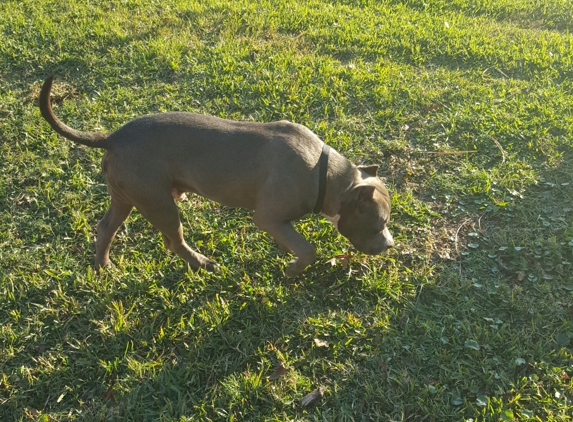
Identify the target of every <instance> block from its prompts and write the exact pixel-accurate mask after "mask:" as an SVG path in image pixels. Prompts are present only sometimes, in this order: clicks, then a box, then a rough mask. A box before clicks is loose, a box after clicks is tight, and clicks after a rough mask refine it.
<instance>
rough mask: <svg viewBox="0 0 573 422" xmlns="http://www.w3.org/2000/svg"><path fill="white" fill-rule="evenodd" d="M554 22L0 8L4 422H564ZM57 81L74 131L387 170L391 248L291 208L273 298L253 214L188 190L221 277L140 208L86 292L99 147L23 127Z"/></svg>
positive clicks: (531, 16) (141, 3)
mask: <svg viewBox="0 0 573 422" xmlns="http://www.w3.org/2000/svg"><path fill="white" fill-rule="evenodd" d="M572 22H573V3H571V2H570V1H569V0H546V1H543V2H541V1H533V0H513V1H510V0H480V1H470V0H453V1H448V0H425V1H423V0H380V1H374V0H372V1H368V0H354V1H351V0H339V1H330V2H327V1H318V0H305V1H300V0H290V1H282V0H280V1H279V0H277V1H264V0H260V1H247V0H237V1H232V2H229V1H222V0H208V1H203V2H193V1H187V0H162V1H158V0H147V1H145V0H105V1H104V0H90V1H80V0H67V1H63V0H21V1H14V0H3V1H2V2H1V3H0V34H1V36H0V75H1V78H0V157H1V161H0V420H2V421H28V420H34V421H46V422H47V421H71V420H76V421H107V420H110V421H147V420H149V421H154V420H160V421H192V420H193V421H194V420H202V421H219V420H221V421H223V420H225V421H226V420H228V421H247V420H253V421H261V420H268V421H286V420H290V421H295V420H299V421H303V420H317V421H322V420H324V421H334V420H356V421H359V420H365V421H366V420H380V421H436V422H441V421H472V420H473V421H481V420H484V421H499V420H503V421H513V420H518V421H521V420H534V421H561V420H571V418H572V417H573V403H572V400H573V386H572V384H571V380H570V377H573V268H572V265H573V170H572V169H573V151H572V149H571V147H572V145H573V23H572ZM51 73H54V74H55V78H56V79H55V85H54V89H53V103H54V110H55V112H56V113H57V114H58V116H60V118H61V119H62V120H63V121H65V122H66V123H68V124H69V125H71V126H73V127H75V128H78V129H83V130H101V131H113V130H115V129H117V128H118V127H119V126H121V125H122V124H123V123H125V122H127V121H128V120H130V119H132V118H133V117H135V116H139V115H142V114H146V113H157V112H164V111H172V110H182V111H192V112H197V113H204V114H212V115H216V116H221V117H225V118H230V119H236V120H250V121H261V122H266V121H273V120H279V119H287V120H291V121H294V122H297V123H301V124H304V125H306V126H307V127H309V128H310V129H311V130H313V131H314V132H315V133H316V134H317V135H318V136H320V137H321V138H322V139H323V140H325V141H326V142H327V143H328V144H329V145H331V146H332V147H334V148H336V149H337V150H338V151H340V152H341V153H343V154H344V155H345V156H347V157H348V158H349V159H350V160H352V161H353V162H354V163H357V164H372V163H375V164H379V165H380V172H379V173H380V175H381V176H383V177H384V178H385V180H386V183H387V186H388V188H389V190H390V193H391V198H392V206H393V209H392V222H391V225H390V230H391V232H392V233H393V235H394V238H395V240H396V243H397V245H396V247H395V248H393V249H392V250H390V251H389V252H388V253H387V254H384V255H380V256H377V257H370V256H365V255H362V254H360V253H358V252H356V251H355V250H353V248H352V246H351V245H350V243H349V242H348V241H347V240H346V239H344V238H343V237H342V236H341V235H339V234H338V233H337V232H336V231H335V229H334V228H333V227H332V225H330V223H328V222H327V221H326V220H324V219H322V218H317V217H316V216H307V217H306V218H305V219H303V220H301V221H299V222H298V223H297V224H296V226H297V229H298V230H299V232H301V233H303V234H304V236H305V237H306V238H308V239H309V240H310V241H311V242H312V243H314V244H315V245H316V246H317V253H318V260H317V263H316V264H315V265H313V266H312V267H309V268H308V269H307V270H306V271H305V272H304V273H303V274H302V275H301V276H298V277H296V278H293V279H288V278H286V277H285V276H284V266H285V264H286V263H287V262H288V261H289V259H290V258H289V256H285V255H282V254H281V253H279V250H278V247H277V246H276V245H275V244H274V242H273V241H272V239H271V238H269V236H268V235H266V234H265V233H263V232H261V231H260V230H258V229H257V228H256V227H255V226H254V224H253V223H252V222H251V212H250V211H246V210H235V209H228V208H225V207H223V206H220V205H218V204H216V203H213V202H210V201H208V200H204V199H202V198H200V197H197V196H191V197H190V198H189V200H188V201H186V202H182V203H180V211H181V218H182V221H183V224H184V229H185V235H186V238H187V240H188V242H189V244H190V245H192V246H193V247H195V248H197V249H198V250H199V251H200V252H202V253H204V254H205V255H207V256H209V257H212V258H213V259H215V260H216V261H217V262H218V263H219V264H221V271H220V272H219V273H217V274H211V273H206V272H198V273H194V272H192V271H190V270H189V268H188V267H187V265H186V264H185V263H184V262H183V261H182V260H181V259H179V258H178V257H176V256H174V255H173V254H171V253H168V252H167V251H166V249H165V248H164V247H163V242H162V240H161V236H160V234H159V233H158V232H157V231H155V230H154V229H153V228H152V227H151V225H150V224H149V223H148V222H147V221H146V220H144V219H143V218H142V217H140V216H139V214H138V213H137V212H134V213H133V214H132V215H131V217H130V218H129V219H128V220H127V222H126V224H125V225H124V226H123V227H122V229H121V231H120V233H119V234H118V236H117V238H116V241H115V243H114V246H113V248H112V251H111V258H112V260H113V261H114V262H115V266H114V267H113V268H109V269H105V270H104V271H102V272H101V273H96V272H95V271H94V269H93V262H94V261H93V256H94V240H95V226H96V223H97V221H98V220H99V219H100V218H101V217H102V216H103V214H104V212H105V210H106V209H107V207H108V202H109V196H108V194H107V191H106V188H105V184H104V180H103V177H102V175H101V170H100V160H101V156H102V151H101V150H95V149H88V148H86V147H83V146H78V145H76V144H74V143H73V142H70V141H68V140H66V139H63V138H62V137H60V136H57V135H56V134H55V133H54V132H53V131H52V130H51V129H50V127H49V126H48V125H47V123H46V122H45V121H44V120H43V119H42V118H41V116H40V112H39V109H38V107H37V96H38V93H39V87H40V85H41V83H42V81H43V80H44V79H45V78H46V77H47V76H48V75H50V74H51ZM337 257H338V258H337ZM333 258H335V259H333ZM320 387H322V388H323V389H324V395H323V397H322V398H321V399H320V400H318V401H316V402H315V403H314V404H312V405H309V406H303V405H302V404H301V401H302V400H303V398H304V397H305V395H307V394H308V393H310V392H311V391H313V390H315V389H317V388H320Z"/></svg>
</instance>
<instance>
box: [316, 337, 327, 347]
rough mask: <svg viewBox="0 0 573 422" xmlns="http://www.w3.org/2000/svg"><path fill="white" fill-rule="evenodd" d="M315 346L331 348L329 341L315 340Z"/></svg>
mask: <svg viewBox="0 0 573 422" xmlns="http://www.w3.org/2000/svg"><path fill="white" fill-rule="evenodd" d="M314 344H316V347H328V346H330V343H329V342H328V341H326V340H321V339H319V338H315V339H314Z"/></svg>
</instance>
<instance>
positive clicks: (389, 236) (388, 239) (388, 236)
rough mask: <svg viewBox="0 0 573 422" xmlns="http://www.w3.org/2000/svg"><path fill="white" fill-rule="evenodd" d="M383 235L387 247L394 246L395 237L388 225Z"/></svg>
mask: <svg viewBox="0 0 573 422" xmlns="http://www.w3.org/2000/svg"><path fill="white" fill-rule="evenodd" d="M382 235H383V236H384V240H385V243H386V249H388V248H392V247H394V238H393V237H392V234H390V230H388V228H387V227H385V228H384V231H383V232H382Z"/></svg>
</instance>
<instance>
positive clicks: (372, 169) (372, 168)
mask: <svg viewBox="0 0 573 422" xmlns="http://www.w3.org/2000/svg"><path fill="white" fill-rule="evenodd" d="M358 169H359V170H362V171H363V172H364V173H366V174H367V175H368V176H372V177H376V176H378V164H370V165H368V166H358Z"/></svg>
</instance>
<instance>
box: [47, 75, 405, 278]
mask: <svg viewBox="0 0 573 422" xmlns="http://www.w3.org/2000/svg"><path fill="white" fill-rule="evenodd" d="M52 79H53V76H50V77H49V78H48V79H46V81H45V82H44V85H43V86H42V91H41V94H40V109H41V112H42V116H43V117H44V118H45V119H46V120H47V121H48V123H49V124H50V125H51V126H52V128H53V129H54V130H55V131H56V132H57V133H59V134H60V135H62V136H63V137H65V138H68V139H71V140H72V141H74V142H77V143H79V144H83V145H86V146H88V147H92V148H103V149H105V150H106V152H105V154H104V156H103V160H102V168H103V174H104V177H105V180H106V182H107V187H108V191H109V193H110V195H111V204H110V207H109V210H108V211H107V213H106V214H105V216H104V217H103V219H102V220H101V221H100V222H99V223H98V225H97V231H98V236H97V241H96V259H95V265H96V268H100V267H103V266H106V265H108V264H110V263H111V261H110V259H109V249H110V246H111V242H112V240H113V238H114V237H115V234H116V233H117V230H118V229H119V227H120V225H121V224H122V223H123V221H124V220H125V219H126V218H127V216H128V215H129V214H130V213H131V210H132V209H133V207H136V208H137V209H138V210H139V212H140V213H141V215H143V216H144V217H145V218H146V219H147V220H149V221H150V222H151V223H152V224H153V226H155V228H157V229H158V230H159V231H160V232H161V233H162V235H163V241H164V243H165V246H166V247H167V248H168V249H169V250H171V251H173V252H175V253H176V254H177V255H179V256H180V257H181V258H183V259H184V260H185V261H187V262H188V263H189V265H190V266H191V267H192V268H194V269H198V268H204V269H207V270H210V271H212V270H214V269H215V268H216V267H217V264H216V263H215V262H214V261H212V260H210V259H209V258H207V257H205V256H203V255H201V254H199V253H197V252H195V251H194V250H193V249H191V248H190V247H189V246H188V245H187V243H185V240H184V239H183V230H182V227H181V223H180V221H179V214H178V211H177V207H176V205H175V202H174V199H180V198H181V197H183V196H184V194H185V192H192V193H196V194H198V195H201V196H204V197H206V198H209V199H212V200H214V201H217V202H219V203H221V204H223V205H227V206H229V207H243V208H249V209H252V210H254V211H255V213H254V215H253V221H254V222H255V224H256V225H257V226H259V227H260V228H261V229H263V230H265V231H266V232H267V233H269V234H270V235H271V236H272V237H273V238H274V239H275V241H276V242H277V243H278V244H279V247H280V248H281V249H282V250H284V251H289V252H292V254H293V255H294V257H295V258H294V259H293V260H292V261H291V262H290V263H289V265H288V267H287V268H286V274H287V275H288V276H294V275H297V274H300V273H301V272H302V271H303V270H304V268H305V267H306V266H308V265H310V264H312V263H313V262H314V261H315V255H316V253H315V248H314V246H312V245H311V244H310V243H309V242H308V241H306V240H305V239H304V238H303V237H302V236H301V235H300V234H299V233H298V232H296V231H295V229H294V228H293V226H292V225H291V221H293V220H296V219H298V218H300V217H302V216H303V215H305V214H307V213H309V212H310V211H311V210H312V209H313V207H314V205H315V203H316V201H317V197H318V191H319V166H318V161H319V157H320V155H321V151H322V147H323V142H322V141H321V140H320V139H319V138H318V137H317V136H316V135H315V134H314V133H312V132H311V131H310V130H309V129H307V128H306V127H304V126H302V125H298V124H295V123H289V122H287V121H279V122H271V123H255V122H235V121H230V120H224V119H220V118H217V117H212V116H205V115H200V114H192V113H183V112H172V113H161V114H153V115H147V116H143V117H139V118H136V119H134V120H132V121H130V122H129V123H127V124H125V125H124V126H122V127H121V128H119V129H118V130H117V131H115V132H113V133H110V134H104V133H97V132H80V131H77V130H75V129H72V128H70V127H68V126H66V125H65V124H64V123H62V122H61V121H60V120H59V119H58V118H57V117H56V116H55V115H54V113H53V111H52V108H51V104H50V90H51V87H52ZM377 170H378V166H358V167H357V166H355V165H353V164H351V163H350V162H349V161H348V160H347V159H346V158H344V157H343V156H341V155H340V154H339V153H337V152H336V151H334V150H331V152H330V156H329V161H328V169H327V181H326V191H325V197H324V201H323V204H322V213H323V215H325V216H327V217H329V218H331V219H332V220H334V222H335V224H337V227H338V230H339V231H340V233H342V235H344V236H345V237H346V238H348V239H349V240H350V242H351V243H352V244H353V245H354V246H355V247H356V248H357V249H358V250H360V251H362V252H364V253H367V254H371V255H376V254H379V253H381V252H383V251H384V250H386V249H387V248H389V247H391V246H392V245H393V244H394V241H393V239H392V236H391V235H390V232H389V231H388V228H387V224H388V222H389V220H390V198H389V196H388V191H387V190H386V188H385V187H384V184H383V183H382V182H381V181H380V179H379V178H378V177H377V176H376V173H377Z"/></svg>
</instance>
